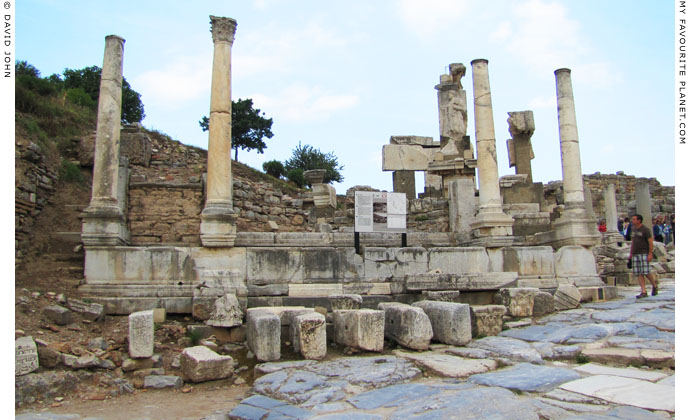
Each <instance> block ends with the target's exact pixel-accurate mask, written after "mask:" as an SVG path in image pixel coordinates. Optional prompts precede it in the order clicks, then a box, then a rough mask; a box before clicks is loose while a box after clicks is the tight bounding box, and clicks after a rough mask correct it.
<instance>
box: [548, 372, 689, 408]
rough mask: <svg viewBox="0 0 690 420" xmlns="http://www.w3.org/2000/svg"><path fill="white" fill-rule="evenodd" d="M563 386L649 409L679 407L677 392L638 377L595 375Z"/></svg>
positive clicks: (566, 388)
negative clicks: (676, 402) (676, 401)
mask: <svg viewBox="0 0 690 420" xmlns="http://www.w3.org/2000/svg"><path fill="white" fill-rule="evenodd" d="M560 389H565V390H567V391H573V392H577V393H580V394H584V395H589V396H592V397H597V398H601V399H604V400H606V401H610V402H613V403H616V404H624V405H632V406H634V407H640V408H645V409H648V410H664V411H671V412H674V411H675V410H676V404H675V393H674V392H673V391H671V389H670V388H669V387H668V386H664V385H659V384H655V383H651V382H647V381H641V380H639V379H633V378H623V377H620V376H611V375H595V376H590V377H587V378H583V379H576V380H574V381H570V382H567V383H565V384H563V385H561V386H560Z"/></svg>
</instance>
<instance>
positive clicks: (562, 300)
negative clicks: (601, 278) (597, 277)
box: [553, 284, 582, 311]
mask: <svg viewBox="0 0 690 420" xmlns="http://www.w3.org/2000/svg"><path fill="white" fill-rule="evenodd" d="M581 298H582V295H581V294H580V291H579V290H577V287H575V286H573V285H572V284H561V285H559V286H558V289H556V293H554V295H553V300H554V307H555V308H556V310H557V311H564V310H566V309H575V308H577V307H578V306H580V299H581Z"/></svg>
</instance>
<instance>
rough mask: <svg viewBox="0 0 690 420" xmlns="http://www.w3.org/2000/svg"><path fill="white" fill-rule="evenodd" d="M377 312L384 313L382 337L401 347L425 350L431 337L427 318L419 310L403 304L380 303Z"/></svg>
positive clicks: (431, 332)
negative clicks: (381, 311)
mask: <svg viewBox="0 0 690 420" xmlns="http://www.w3.org/2000/svg"><path fill="white" fill-rule="evenodd" d="M378 309H379V310H383V311H384V313H385V327H384V336H385V337H386V338H388V339H390V340H393V341H395V342H396V343H398V344H400V345H401V346H404V347H407V348H411V349H415V350H426V349H428V348H429V341H431V338H432V337H433V335H434V333H433V328H432V327H431V321H430V320H429V317H428V316H427V315H426V314H425V313H424V311H423V310H422V309H421V308H417V307H414V306H410V305H405V304H403V303H396V302H381V303H379V306H378Z"/></svg>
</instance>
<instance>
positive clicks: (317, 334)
mask: <svg viewBox="0 0 690 420" xmlns="http://www.w3.org/2000/svg"><path fill="white" fill-rule="evenodd" d="M290 332H291V333H290V336H291V337H292V345H293V348H294V350H295V352H298V353H300V354H301V355H302V357H304V358H305V359H312V360H319V359H323V358H324V357H326V351H327V347H326V317H325V316H323V315H321V314H320V313H317V312H312V313H309V314H302V315H299V316H296V317H295V318H294V319H293V321H292V324H291V325H290Z"/></svg>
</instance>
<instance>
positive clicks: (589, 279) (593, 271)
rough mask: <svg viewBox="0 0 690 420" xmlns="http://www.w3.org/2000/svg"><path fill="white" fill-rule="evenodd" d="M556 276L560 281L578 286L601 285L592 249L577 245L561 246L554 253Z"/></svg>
mask: <svg viewBox="0 0 690 420" xmlns="http://www.w3.org/2000/svg"><path fill="white" fill-rule="evenodd" d="M554 263H555V271H556V278H557V279H558V282H559V283H570V284H575V285H576V286H601V285H602V281H601V279H600V278H599V275H598V274H597V265H596V260H595V258H594V254H592V251H591V250H589V249H587V248H584V247H581V246H577V245H568V246H563V247H561V248H560V249H559V250H558V251H556V253H555V254H554Z"/></svg>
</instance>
